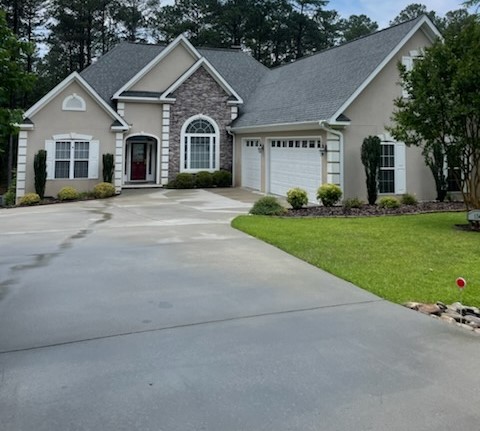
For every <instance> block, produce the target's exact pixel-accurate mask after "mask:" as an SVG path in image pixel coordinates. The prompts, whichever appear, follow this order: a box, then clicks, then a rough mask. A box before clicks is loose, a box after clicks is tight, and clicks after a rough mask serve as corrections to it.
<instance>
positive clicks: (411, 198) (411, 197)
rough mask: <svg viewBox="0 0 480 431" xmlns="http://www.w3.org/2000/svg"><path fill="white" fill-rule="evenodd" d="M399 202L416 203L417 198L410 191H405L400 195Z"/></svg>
mask: <svg viewBox="0 0 480 431" xmlns="http://www.w3.org/2000/svg"><path fill="white" fill-rule="evenodd" d="M400 203H401V204H402V205H413V206H415V205H417V204H418V200H417V198H416V197H415V195H412V194H410V193H405V194H404V195H402V197H401V198H400Z"/></svg>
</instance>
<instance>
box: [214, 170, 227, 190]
mask: <svg viewBox="0 0 480 431" xmlns="http://www.w3.org/2000/svg"><path fill="white" fill-rule="evenodd" d="M212 176H213V184H214V185H215V186H217V187H231V186H232V174H231V173H230V172H228V171H225V170H223V169H222V170H220V171H215V172H214V173H213V174H212Z"/></svg>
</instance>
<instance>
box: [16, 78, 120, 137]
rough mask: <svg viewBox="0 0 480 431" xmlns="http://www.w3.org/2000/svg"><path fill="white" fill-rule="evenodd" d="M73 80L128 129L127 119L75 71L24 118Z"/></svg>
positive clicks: (42, 105) (41, 106)
mask: <svg viewBox="0 0 480 431" xmlns="http://www.w3.org/2000/svg"><path fill="white" fill-rule="evenodd" d="M72 82H76V83H78V84H79V85H80V86H81V87H82V88H83V89H84V90H85V91H86V92H87V93H88V94H89V95H90V96H91V97H92V99H93V100H95V102H97V104H98V105H100V107H101V108H102V109H103V110H104V111H105V112H106V113H107V114H109V115H110V117H111V118H112V119H113V120H114V122H115V121H116V122H118V123H120V124H121V126H122V127H123V128H124V129H125V130H128V129H129V126H128V124H127V123H126V122H125V120H124V119H123V118H122V117H120V115H118V114H117V113H116V112H115V111H114V110H113V109H112V107H111V106H110V105H108V104H107V103H106V102H105V101H104V100H103V99H102V98H101V97H100V96H99V95H98V94H97V92H96V91H95V90H94V89H93V88H92V87H91V86H90V85H89V84H88V82H87V81H85V79H83V78H82V76H80V74H78V73H77V72H73V73H72V74H70V75H69V76H67V77H66V78H65V79H64V80H63V81H62V82H60V83H59V84H58V85H57V86H55V87H54V88H53V89H52V90H50V91H49V92H48V93H47V94H46V95H45V96H43V97H42V98H41V99H40V100H39V101H38V102H37V103H35V104H34V105H33V106H32V107H31V108H29V109H28V110H27V111H26V112H25V113H24V115H23V117H24V118H31V117H33V116H34V115H35V114H36V113H37V112H39V111H40V110H41V109H43V108H44V107H45V106H46V105H47V104H48V103H49V102H50V101H51V100H53V99H54V98H55V97H56V96H57V95H59V94H60V93H61V92H62V91H63V90H64V89H66V88H67V87H68V86H69V85H70V84H71V83H72Z"/></svg>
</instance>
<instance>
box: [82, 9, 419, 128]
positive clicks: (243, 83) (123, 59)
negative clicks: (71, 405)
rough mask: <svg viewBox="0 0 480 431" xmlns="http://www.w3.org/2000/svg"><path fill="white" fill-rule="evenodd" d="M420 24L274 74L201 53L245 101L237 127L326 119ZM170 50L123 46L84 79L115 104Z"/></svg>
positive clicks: (223, 55)
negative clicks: (126, 88)
mask: <svg viewBox="0 0 480 431" xmlns="http://www.w3.org/2000/svg"><path fill="white" fill-rule="evenodd" d="M420 19H421V18H417V19H415V20H412V21H408V22H406V23H403V24H400V25H397V26H394V27H390V28H388V29H385V30H381V31H379V32H377V33H374V34H372V35H369V36H366V37H363V38H360V39H357V40H355V41H353V42H349V43H346V44H344V45H341V46H338V47H335V48H331V49H328V50H326V51H322V52H320V53H318V54H315V55H312V56H310V57H305V58H303V59H300V60H297V61H296V62H294V63H290V64H288V65H284V66H281V67H277V68H275V69H270V70H269V69H267V68H266V67H265V66H263V65H261V64H260V63H259V62H257V61H256V60H255V59H253V58H252V57H251V56H250V55H248V54H246V53H244V52H242V51H240V50H236V49H213V48H199V49H198V51H199V53H200V55H202V56H204V57H205V58H206V59H207V60H208V61H209V62H210V63H211V64H212V66H213V67H214V68H215V69H216V70H217V71H218V73H220V75H221V76H222V77H223V78H224V79H225V80H226V81H227V82H228V83H229V84H230V85H231V86H232V88H233V89H234V90H235V91H236V92H237V93H238V94H239V95H240V97H241V98H242V99H243V100H244V102H245V103H244V105H243V106H241V108H240V116H239V117H238V118H237V120H236V121H235V122H234V126H235V127H242V126H256V125H266V124H279V123H292V122H303V121H315V120H326V119H330V118H331V116H332V115H333V114H334V113H335V112H336V111H337V110H338V109H339V108H340V107H341V106H342V105H343V103H344V102H345V101H346V100H348V98H349V97H350V96H351V95H352V94H353V93H354V92H355V90H356V89H357V88H358V87H359V86H360V85H361V84H362V83H363V82H364V81H365V80H366V79H367V78H368V77H369V76H370V74H371V73H372V72H373V71H374V70H375V69H376V68H377V67H378V66H379V65H380V64H381V63H382V61H383V60H384V59H385V58H386V57H387V56H388V55H389V53H390V52H391V51H392V50H393V49H394V48H395V47H396V46H397V45H398V44H399V43H400V41H401V40H402V39H403V38H404V37H405V36H406V35H407V34H408V33H409V32H410V31H411V29H412V28H414V27H415V25H416V24H417V23H418V21H419V20H420ZM165 47H166V46H165V45H148V44H134V43H129V42H122V43H120V44H119V45H117V46H116V47H115V48H113V49H112V50H111V51H109V52H108V53H107V54H105V55H104V56H102V57H100V58H99V59H98V61H97V62H96V63H94V64H92V65H91V66H89V67H88V68H87V69H85V70H84V71H82V72H81V75H82V77H83V78H84V79H85V80H86V81H87V82H88V83H89V84H90V85H91V86H92V87H93V88H94V89H95V91H97V93H98V94H99V95H100V96H101V97H102V98H103V99H104V100H105V101H106V102H107V103H109V104H112V101H111V98H112V96H113V95H114V94H115V93H116V92H117V91H118V90H119V89H120V88H121V87H122V86H123V85H125V84H126V83H127V82H128V81H129V80H130V79H131V78H132V77H133V76H135V75H136V74H137V73H138V72H139V71H140V70H141V69H142V68H143V67H145V66H146V65H147V64H148V63H149V62H150V61H152V60H153V59H154V58H155V57H156V56H157V55H158V54H160V53H161V52H162V51H163V50H164V49H165ZM163 90H165V89H159V91H163Z"/></svg>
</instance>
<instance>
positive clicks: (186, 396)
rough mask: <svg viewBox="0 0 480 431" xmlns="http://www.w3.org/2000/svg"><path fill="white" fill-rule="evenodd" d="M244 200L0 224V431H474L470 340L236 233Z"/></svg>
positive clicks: (193, 201) (479, 354)
mask: <svg viewBox="0 0 480 431" xmlns="http://www.w3.org/2000/svg"><path fill="white" fill-rule="evenodd" d="M257 198H258V196H257V195H254V194H252V193H249V192H245V191H242V190H238V189H233V190H221V191H218V192H209V191H203V190H195V191H174V190H158V191H152V190H148V191H138V190H137V191H128V192H125V193H124V194H123V195H122V196H119V197H117V198H114V199H109V200H104V201H88V202H80V203H70V204H62V205H52V206H44V207H34V208H18V209H11V210H0V244H1V248H0V418H1V419H0V423H1V426H0V428H1V429H2V430H4V431H10V430H12V431H13V430H15V431H18V430H35V431H41V430H46V431H47V430H48V431H56V430H62V431H65V430H104V431H105V430H116V431H118V430H154V431H160V430H165V431H170V430H178V431H189V430H209V431H210V430H218V431H233V430H249V431H252V430H275V431H282V430H347V431H348V430H379V431H380V430H382V431H384V430H386V429H388V430H389V431H394V430H406V429H411V430H435V431H438V430H452V429H462V428H465V429H472V430H473V429H478V427H479V423H480V422H479V420H480V408H479V405H480V362H479V358H480V337H478V336H477V335H475V334H472V333H470V332H467V331H465V330H462V329H459V328H457V327H454V326H450V325H448V324H446V323H443V322H440V321H436V320H434V319H431V318H429V317H427V316H423V315H420V314H418V313H416V312H413V311H411V310H407V309H404V308H403V307H400V306H397V305H394V304H390V303H387V302H385V301H382V300H380V299H379V298H377V297H375V296H373V295H371V294H369V293H367V292H365V291H363V290H361V289H358V288H356V287H355V286H353V285H351V284H349V283H347V282H344V281H342V280H339V279H337V278H335V277H333V276H331V275H329V274H326V273H324V272H323V271H321V270H318V269H316V268H314V267H312V266H310V265H308V264H306V263H304V262H302V261H299V260H297V259H295V258H293V257H291V256H289V255H287V254H285V253H283V252H281V251H279V250H277V249H275V248H273V247H271V246H269V245H267V244H264V243H262V242H260V241H258V240H255V239H253V238H251V237H248V236H247V235H244V234H243V233H240V232H238V231H235V230H233V229H232V228H231V227H230V220H231V218H232V217H234V216H235V215H236V214H240V213H244V212H247V211H248V209H249V208H250V207H251V203H252V202H253V201H254V200H256V199H257ZM406 270H408V268H406Z"/></svg>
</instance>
